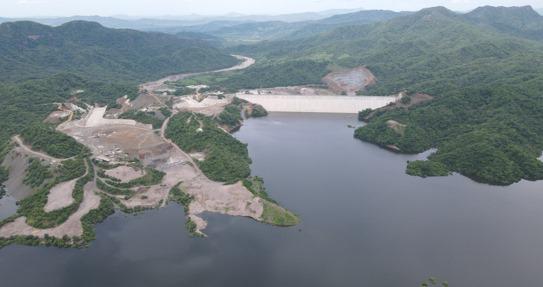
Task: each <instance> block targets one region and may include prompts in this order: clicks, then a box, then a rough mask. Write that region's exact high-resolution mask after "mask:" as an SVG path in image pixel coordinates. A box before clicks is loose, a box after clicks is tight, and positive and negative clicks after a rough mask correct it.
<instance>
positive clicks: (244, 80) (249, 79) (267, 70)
mask: <svg viewBox="0 0 543 287" xmlns="http://www.w3.org/2000/svg"><path fill="white" fill-rule="evenodd" d="M328 64H329V63H328V62H326V61H314V60H300V61H297V60H289V61H285V62H281V63H270V62H268V63H266V62H264V63H260V62H259V63H258V64H255V65H253V66H252V67H250V68H248V69H246V70H244V71H243V72H227V73H223V75H222V76H221V75H219V76H216V75H214V76H208V75H203V76H196V77H193V78H188V79H185V80H182V81H181V82H180V84H182V85H194V84H204V85H208V86H210V87H211V89H222V90H225V91H230V92H234V91H237V90H239V89H254V88H271V87H279V86H295V85H302V84H320V83H321V79H322V78H323V77H324V76H325V75H326V73H327V71H328V69H327V67H328Z"/></svg>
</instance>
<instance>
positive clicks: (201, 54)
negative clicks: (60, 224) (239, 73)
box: [0, 21, 238, 151]
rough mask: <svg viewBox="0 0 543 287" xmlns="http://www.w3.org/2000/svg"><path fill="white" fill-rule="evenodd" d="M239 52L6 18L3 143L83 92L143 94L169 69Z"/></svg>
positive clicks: (111, 96) (89, 26) (92, 95)
mask: <svg viewBox="0 0 543 287" xmlns="http://www.w3.org/2000/svg"><path fill="white" fill-rule="evenodd" d="M237 62H238V60H237V59H236V58H234V57H232V56H230V55H228V54H226V53H224V52H222V51H219V50H217V49H216V48H213V47H211V46H210V45H208V44H207V43H205V42H204V41H201V40H198V39H196V40H195V39H188V38H185V39H183V38H180V37H176V36H174V35H167V34H161V33H144V32H138V31H133V30H117V29H109V28H104V27H103V26H101V25H99V24H97V23H91V22H81V21H77V22H70V23H67V24H63V25H61V26H58V27H54V28H53V27H50V26H45V25H42V24H37V23H34V22H10V23H3V24H1V25H0V106H1V107H2V109H0V151H2V149H3V146H4V145H5V144H7V143H8V141H9V139H10V137H11V136H12V135H13V134H15V133H18V132H20V131H21V130H22V129H24V128H25V127H26V126H28V125H30V124H32V123H36V122H40V121H42V120H43V119H44V118H45V116H46V115H47V114H48V113H50V112H51V111H52V110H54V105H53V103H54V102H64V101H66V100H67V99H69V98H71V97H72V96H73V95H74V92H75V91H84V92H82V93H78V95H77V96H78V98H79V100H80V101H84V102H86V103H89V104H94V103H103V104H104V103H105V104H114V102H115V99H116V98H119V97H122V96H124V95H128V96H130V97H131V98H133V97H135V96H137V93H138V88H137V85H138V84H139V83H141V82H142V81H145V80H153V79H158V78H160V77H161V76H163V75H169V74H174V73H183V72H196V71H205V70H213V69H220V68H224V67H229V66H232V65H234V64H236V63H237Z"/></svg>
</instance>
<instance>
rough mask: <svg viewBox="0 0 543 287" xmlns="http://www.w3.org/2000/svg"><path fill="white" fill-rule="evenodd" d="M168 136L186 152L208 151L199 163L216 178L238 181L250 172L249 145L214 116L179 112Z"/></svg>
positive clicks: (216, 179) (211, 177)
mask: <svg viewBox="0 0 543 287" xmlns="http://www.w3.org/2000/svg"><path fill="white" fill-rule="evenodd" d="M166 136H167V137H168V138H169V139H171V140H172V141H173V142H175V143H176V144H177V145H178V146H179V147H180V148H181V149H183V150H184V151H186V152H203V153H205V159H204V160H203V161H198V162H197V164H198V165H199V167H200V169H201V170H202V172H203V173H205V175H206V176H207V177H209V178H210V179H212V180H215V181H221V182H226V183H234V182H237V181H239V180H242V179H245V178H247V177H248V176H249V175H250V172H251V170H250V164H251V159H250V158H249V152H248V151H247V146H246V145H245V144H243V143H241V142H240V141H238V140H237V139H236V138H234V137H232V136H231V135H230V134H228V133H226V132H225V131H223V130H221V129H220V128H219V127H218V124H217V122H216V121H215V120H214V119H212V118H210V117H206V116H204V115H201V114H193V113H188V112H185V113H179V114H177V115H175V116H174V117H172V119H171V120H170V123H169V125H168V128H167V130H166Z"/></svg>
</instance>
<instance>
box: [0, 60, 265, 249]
mask: <svg viewBox="0 0 543 287" xmlns="http://www.w3.org/2000/svg"><path fill="white" fill-rule="evenodd" d="M235 57H237V58H238V59H241V60H243V62H242V63H241V64H239V65H236V66H234V67H231V68H228V69H222V70H218V71H213V72H224V71H232V70H239V69H244V68H247V67H249V66H251V65H252V64H254V60H253V59H251V58H247V57H242V56H235ZM213 72H211V73H213ZM208 73H209V72H208ZM198 74H203V73H198ZM190 75H195V74H181V75H174V76H170V77H166V78H164V79H161V80H159V81H155V82H150V83H146V84H142V85H141V86H140V89H141V90H142V93H141V94H142V95H141V96H140V98H142V97H143V98H142V100H141V104H150V105H152V104H159V105H161V104H162V102H161V99H159V98H158V97H157V95H156V94H155V93H154V90H156V89H157V88H159V87H161V86H163V85H164V83H165V82H166V81H172V80H178V79H182V78H184V77H187V76H190ZM232 98H233V97H232V96H229V97H227V98H226V99H218V98H207V99H204V100H203V101H202V102H197V101H190V100H189V101H185V102H178V103H177V106H176V109H174V114H175V113H177V112H179V111H181V110H189V111H193V112H199V113H204V114H207V115H216V114H217V113H220V111H222V110H223V109H224V106H225V105H227V104H228V103H229V102H230V101H231V100H232ZM146 102H149V103H146ZM105 114H106V107H95V108H92V109H90V111H88V112H87V115H86V116H85V117H84V118H82V119H79V120H72V119H71V117H70V119H69V120H68V121H66V122H64V123H62V124H60V125H59V126H58V127H57V130H59V131H61V132H63V133H65V134H67V135H70V136H72V137H73V138H74V139H76V140H77V141H78V142H80V143H82V144H83V145H85V146H87V147H89V148H90V150H91V152H92V154H93V157H94V158H98V159H101V160H106V161H110V162H115V163H124V162H127V161H128V160H130V159H133V158H137V159H139V160H140V161H141V162H142V164H143V165H144V166H145V167H147V166H148V167H152V168H155V169H157V170H160V171H163V172H164V173H165V176H164V178H163V180H162V182H161V183H160V184H158V185H154V186H150V187H135V188H133V190H134V191H135V192H136V194H135V195H134V196H132V197H130V198H129V199H124V198H121V197H117V198H118V199H119V200H120V201H121V203H122V204H123V205H125V206H126V207H128V208H141V207H143V208H146V207H160V206H164V205H165V203H166V202H167V201H168V198H169V192H170V190H171V189H172V188H173V187H174V186H176V185H178V184H180V186H181V188H182V189H183V191H184V192H187V193H188V194H190V195H192V196H193V197H194V201H193V202H192V204H191V205H190V206H189V211H188V216H189V217H190V218H191V219H192V220H193V222H195V223H196V225H197V232H201V230H203V229H204V228H205V227H206V225H207V223H206V222H205V220H203V219H202V218H201V217H200V216H199V215H200V214H201V213H203V212H206V211H208V212H217V213H223V214H228V215H234V216H247V217H251V218H254V219H256V220H261V219H262V213H263V202H262V200H261V199H260V198H257V197H255V196H254V195H253V194H252V193H251V192H250V191H249V190H247V189H246V188H245V187H244V186H243V185H242V183H241V182H238V183H236V184H232V185H224V184H223V183H219V182H214V181H212V180H210V179H208V178H207V177H206V176H205V175H204V174H203V173H202V172H201V171H200V169H199V168H198V166H197V165H196V163H195V162H194V161H193V159H192V157H191V156H190V155H188V154H186V153H185V152H184V151H183V150H181V149H180V148H179V147H178V146H177V145H175V144H174V143H172V142H171V141H170V140H168V139H166V138H165V137H164V132H165V130H166V127H167V124H168V122H169V118H168V119H166V120H165V121H164V124H163V126H162V128H161V130H160V132H158V131H154V130H153V129H152V127H151V126H150V125H144V124H141V123H137V122H135V121H133V120H119V119H114V118H113V119H110V118H104V115H105ZM110 116H111V115H110ZM15 141H16V143H18V145H19V146H18V147H16V148H15V150H14V151H15V152H19V153H22V154H24V155H23V156H26V155H29V156H35V157H38V158H41V159H44V160H47V161H48V162H50V163H60V162H61V161H62V159H56V158H53V157H50V156H48V155H46V154H43V153H40V152H37V151H34V150H32V149H31V148H30V147H27V146H25V145H24V143H23V142H22V141H21V139H20V138H18V137H15ZM17 156H18V154H15V155H13V156H12V157H17ZM17 162H20V163H22V162H23V161H22V160H18V161H17ZM23 167H24V166H23ZM18 170H22V171H20V172H19V173H21V172H22V174H24V169H23V168H22V167H21V168H19V169H18ZM106 174H107V175H109V176H112V177H115V178H118V179H120V180H121V181H123V182H127V181H130V180H132V179H136V178H138V177H140V176H142V175H143V173H142V172H141V171H140V170H136V169H134V168H132V167H129V166H120V167H117V168H115V169H112V170H108V171H106ZM21 177H22V175H21ZM76 181H77V180H72V181H68V182H63V183H60V184H58V185H56V186H55V187H53V188H52V189H51V190H50V192H49V194H48V201H47V204H46V206H45V208H44V210H45V211H47V212H50V211H53V210H57V209H60V208H62V207H66V206H69V205H70V204H72V203H73V202H74V199H73V198H72V191H73V189H74V187H75V183H76ZM8 187H9V186H8ZM96 192H103V191H100V190H98V189H97V187H96V183H95V181H93V182H90V183H88V184H87V185H85V187H84V195H83V201H82V202H81V205H80V206H79V208H78V210H77V211H76V212H75V213H73V214H72V215H71V216H70V217H69V218H68V220H67V221H66V222H64V223H62V224H61V225H59V226H57V227H55V228H49V229H37V228H33V227H31V226H29V225H28V224H27V223H26V218H25V217H19V218H17V219H16V220H15V221H13V222H10V223H8V224H6V225H4V226H2V227H1V228H0V237H5V238H7V237H11V236H17V235H23V236H24V235H32V236H36V237H40V238H43V237H45V235H46V234H47V235H49V236H53V237H57V238H62V237H63V236H69V237H76V236H81V235H82V234H83V228H82V225H81V218H82V217H83V216H84V215H86V214H87V213H88V212H89V211H91V210H93V209H96V208H98V207H99V205H100V196H99V195H98V194H97V193H96Z"/></svg>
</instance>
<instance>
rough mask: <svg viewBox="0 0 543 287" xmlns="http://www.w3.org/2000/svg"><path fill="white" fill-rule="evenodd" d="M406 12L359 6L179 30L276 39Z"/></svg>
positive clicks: (235, 37) (232, 37) (231, 37)
mask: <svg viewBox="0 0 543 287" xmlns="http://www.w3.org/2000/svg"><path fill="white" fill-rule="evenodd" d="M408 14H409V12H394V11H388V10H362V11H356V12H352V13H346V14H339V15H334V16H331V17H327V18H324V19H320V20H313V21H303V22H294V23H288V22H283V21H266V22H250V23H235V22H228V21H215V22H210V23H206V24H204V25H195V26H188V27H180V28H179V30H183V31H190V32H198V33H207V34H211V35H213V36H216V37H221V38H224V39H226V40H227V41H236V40H237V41H248V42H254V41H262V40H275V39H298V38H305V37H309V36H313V35H316V34H318V33H321V32H324V31H327V30H331V29H333V28H337V27H340V26H345V25H364V24H371V23H376V22H380V21H386V20H390V19H392V18H395V17H399V16H402V15H408Z"/></svg>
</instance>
